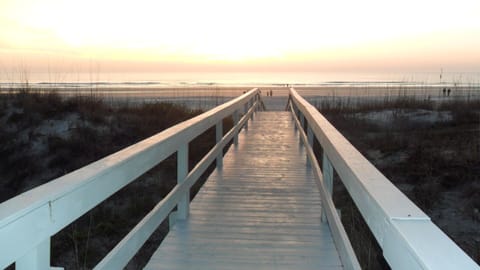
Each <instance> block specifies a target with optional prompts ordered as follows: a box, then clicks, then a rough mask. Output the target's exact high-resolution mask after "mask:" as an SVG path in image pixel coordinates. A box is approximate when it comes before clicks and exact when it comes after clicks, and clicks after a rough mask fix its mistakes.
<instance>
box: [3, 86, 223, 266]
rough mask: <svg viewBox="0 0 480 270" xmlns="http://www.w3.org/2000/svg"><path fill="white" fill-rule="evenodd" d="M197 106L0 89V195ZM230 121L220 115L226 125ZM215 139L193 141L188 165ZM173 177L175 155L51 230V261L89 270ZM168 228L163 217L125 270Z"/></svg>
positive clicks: (143, 258) (209, 135)
mask: <svg viewBox="0 0 480 270" xmlns="http://www.w3.org/2000/svg"><path fill="white" fill-rule="evenodd" d="M201 112H202V111H200V110H192V109H189V108H187V107H185V106H181V105H175V104H171V103H144V104H135V105H132V104H130V105H129V104H109V103H107V102H105V100H103V99H100V98H98V97H97V96H94V95H88V96H74V97H66V98H65V97H61V96H59V95H58V94H56V93H54V92H48V91H47V92H44V91H42V92H40V91H35V90H31V89H21V90H20V91H17V92H15V93H10V94H3V95H0V125H1V126H2V128H1V129H0V179H1V180H0V202H3V201H5V200H7V199H9V198H12V197H14V196H16V195H18V194H20V193H22V192H25V191H27V190H29V189H31V188H34V187H36V186H39V185H41V184H43V183H46V182H48V181H50V180H52V179H55V178H57V177H59V176H62V175H64V174H65V173H68V172H70V171H73V170H75V169H78V168H80V167H83V166H85V165H87V164H89V163H91V162H93V161H96V160H98V159H100V158H102V157H105V156H107V155H109V154H111V153H114V152H116V151H118V150H120V149H122V148H125V147H127V146H129V145H131V144H134V143H136V142H138V141H140V140H142V139H145V138H147V137H149V136H152V135H154V134H156V133H158V132H160V131H162V130H164V129H166V128H168V127H170V126H173V125H175V124H177V123H179V122H182V121H184V120H186V119H189V118H191V117H193V116H196V115H198V114H200V113H201ZM231 126H232V122H231V120H228V119H227V120H225V122H224V129H225V130H228V129H229V128H230V127H231ZM214 143H215V132H214V128H213V129H210V130H208V131H207V132H205V133H204V134H202V135H201V136H199V137H198V138H196V139H195V140H194V141H193V142H192V143H191V144H190V145H191V147H190V154H189V156H190V163H191V164H190V165H191V167H192V166H193V165H194V164H195V163H196V162H198V161H199V160H200V159H201V158H202V157H203V156H204V155H205V154H206V153H207V152H208V151H209V150H210V149H211V147H212V146H213V145H214ZM192 145H194V146H195V147H192ZM212 169H213V167H212V166H211V168H210V171H211V170H212ZM208 173H209V172H207V173H206V174H205V175H204V176H203V177H202V179H201V180H200V181H199V182H203V181H205V179H206V175H208ZM175 184H176V157H175V155H172V156H171V157H170V158H168V159H167V160H165V161H164V162H162V163H161V164H160V165H158V166H156V167H155V168H153V169H152V170H150V171H149V172H147V173H146V174H144V175H143V176H141V177H140V178H139V179H137V180H136V181H134V182H132V183H131V184H129V185H128V186H127V187H125V188H123V189H122V190H120V191H119V192H118V193H116V194H115V195H113V196H112V197H111V198H109V199H107V200H106V201H105V202H103V203H101V204H100V205H99V206H97V207H96V208H94V209H93V210H92V211H90V212H88V213H87V214H85V216H83V217H81V218H80V219H78V220H77V221H75V222H74V223H72V224H71V225H69V226H68V227H66V228H65V229H64V230H62V231H61V232H60V233H58V234H56V235H55V236H53V237H52V265H58V266H62V267H65V269H91V268H92V267H93V266H95V264H96V263H98V262H99V261H100V260H101V259H102V258H103V257H104V256H105V255H106V254H107V253H108V252H109V251H110V250H111V249H112V248H113V247H114V246H115V245H116V244H117V243H118V242H119V241H120V240H121V239H122V238H123V237H124V236H125V235H126V234H127V233H128V232H129V231H130V230H131V229H132V228H133V227H134V226H135V225H136V224H137V223H138V222H139V221H140V220H141V219H142V218H143V217H144V216H145V215H146V213H148V211H150V210H151V209H152V208H153V206H154V205H155V204H156V203H158V202H159V201H160V200H161V199H162V198H163V197H164V196H165V195H166V194H167V193H168V192H169V191H170V190H171V189H172V188H173V187H174V186H175ZM199 186H200V184H197V185H196V186H194V187H193V192H192V196H193V195H194V194H195V193H196V191H197V190H198V189H199ZM167 232H168V224H166V223H165V222H164V224H162V225H161V226H160V228H159V230H157V232H156V233H155V234H154V235H153V236H152V237H151V239H150V240H149V241H148V242H147V243H146V245H145V246H144V247H143V248H142V250H141V252H139V254H138V255H137V256H135V257H134V259H133V260H132V261H131V262H130V264H129V265H128V267H127V269H140V268H142V267H143V265H144V264H145V263H146V262H147V260H148V258H149V257H150V256H151V254H152V253H153V252H154V250H155V248H156V247H157V246H158V244H159V243H160V241H161V240H162V239H163V237H164V236H165V234H166V233H167Z"/></svg>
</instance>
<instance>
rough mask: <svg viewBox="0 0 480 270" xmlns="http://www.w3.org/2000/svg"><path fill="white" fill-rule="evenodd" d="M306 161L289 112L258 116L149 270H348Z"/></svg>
mask: <svg viewBox="0 0 480 270" xmlns="http://www.w3.org/2000/svg"><path fill="white" fill-rule="evenodd" d="M305 163H306V158H305V152H304V149H303V147H300V146H299V140H298V135H297V134H295V132H294V129H293V122H292V121H291V116H290V114H289V113H286V112H259V113H257V114H256V115H255V118H254V120H253V121H250V122H249V129H248V130H243V131H242V132H241V133H240V135H239V145H238V147H234V146H232V147H231V148H230V150H229V151H228V153H227V154H226V155H225V157H224V167H223V169H222V170H218V169H216V170H215V171H214V172H213V173H212V175H211V176H210V177H209V179H208V180H207V182H206V183H205V185H204V186H203V187H202V188H201V190H200V191H199V193H198V194H197V196H196V197H195V198H194V200H193V201H192V203H191V208H190V217H189V219H188V220H187V221H183V222H178V223H177V224H176V225H175V226H174V228H173V229H172V230H171V231H170V232H169V234H168V235H167V236H166V238H165V239H164V241H163V242H162V244H161V245H160V247H159V248H158V250H157V251H156V252H155V253H154V255H153V256H152V258H151V259H150V262H149V263H148V265H147V266H146V267H145V269H148V270H153V269H155V270H158V269H249V270H250V269H295V270H301V269H316V270H318V269H332V270H333V269H343V268H342V265H341V262H340V260H339V256H338V253H337V250H336V248H335V244H334V242H333V239H332V236H331V233H330V229H329V227H328V225H327V224H325V223H322V222H321V221H320V214H321V202H320V197H319V192H318V190H317V187H316V184H315V182H314V176H313V174H312V172H311V170H310V169H308V168H307V167H306V165H305Z"/></svg>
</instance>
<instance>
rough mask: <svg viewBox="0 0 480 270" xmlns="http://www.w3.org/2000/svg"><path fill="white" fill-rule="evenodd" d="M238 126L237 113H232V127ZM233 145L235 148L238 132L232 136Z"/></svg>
mask: <svg viewBox="0 0 480 270" xmlns="http://www.w3.org/2000/svg"><path fill="white" fill-rule="evenodd" d="M237 124H238V111H235V112H234V113H233V126H234V127H235V126H236V125H237ZM233 143H234V144H235V146H237V145H238V131H235V136H233Z"/></svg>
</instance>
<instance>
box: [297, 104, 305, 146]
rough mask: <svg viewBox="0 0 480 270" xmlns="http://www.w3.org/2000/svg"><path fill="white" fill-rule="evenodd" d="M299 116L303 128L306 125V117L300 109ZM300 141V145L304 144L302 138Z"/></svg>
mask: <svg viewBox="0 0 480 270" xmlns="http://www.w3.org/2000/svg"><path fill="white" fill-rule="evenodd" d="M298 117H299V118H300V128H301V129H302V130H303V126H304V125H305V117H304V116H303V114H302V113H301V112H300V111H298ZM299 143H300V145H303V142H302V140H299Z"/></svg>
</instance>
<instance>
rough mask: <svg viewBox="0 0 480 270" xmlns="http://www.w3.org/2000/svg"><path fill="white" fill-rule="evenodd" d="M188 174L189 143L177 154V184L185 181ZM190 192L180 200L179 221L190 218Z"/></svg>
mask: <svg viewBox="0 0 480 270" xmlns="http://www.w3.org/2000/svg"><path fill="white" fill-rule="evenodd" d="M187 174H188V143H186V144H184V145H182V146H181V147H180V148H179V149H178V152H177V183H181V182H183V181H184V180H185V178H186V177H187ZM189 203H190V191H187V192H185V195H183V197H182V198H181V199H180V201H179V202H178V206H177V208H178V209H177V219H180V220H184V219H187V217H188V212H189Z"/></svg>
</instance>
